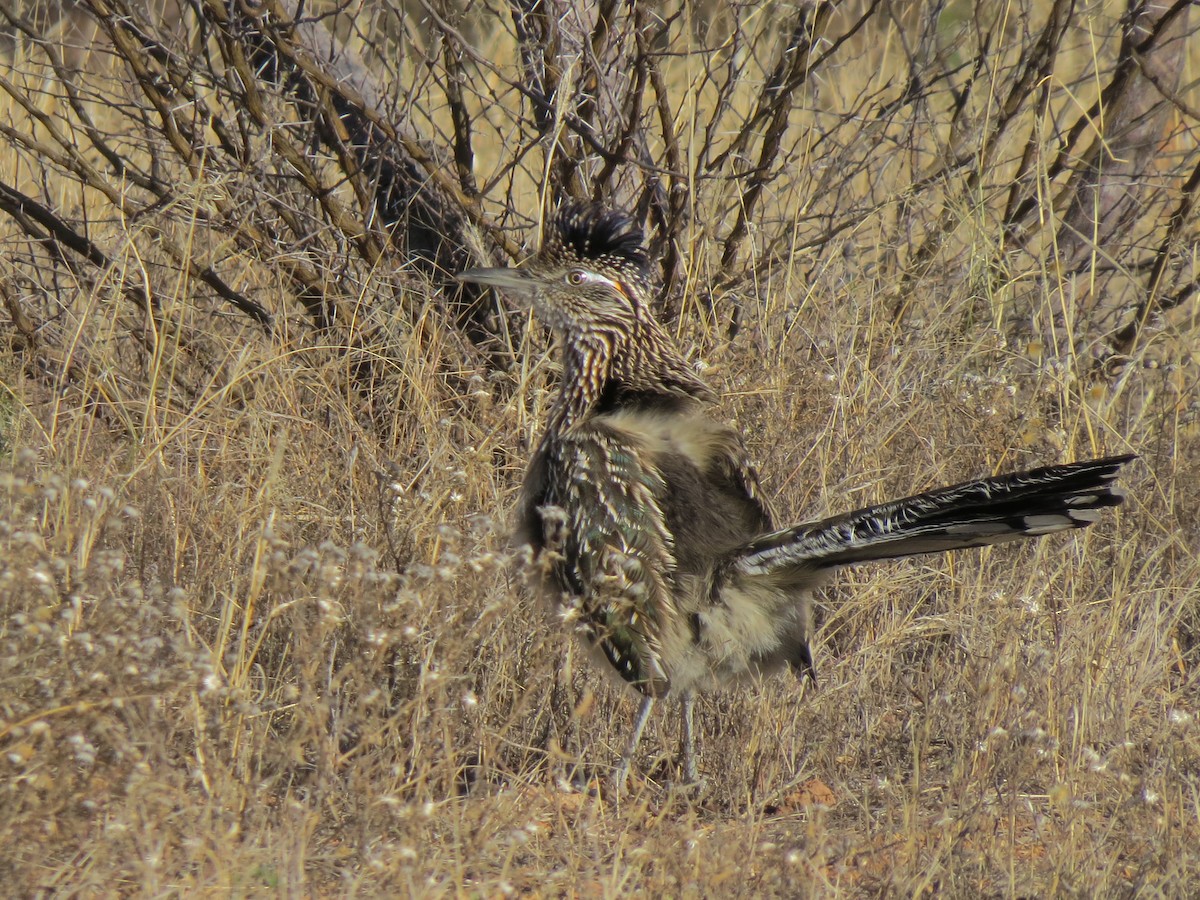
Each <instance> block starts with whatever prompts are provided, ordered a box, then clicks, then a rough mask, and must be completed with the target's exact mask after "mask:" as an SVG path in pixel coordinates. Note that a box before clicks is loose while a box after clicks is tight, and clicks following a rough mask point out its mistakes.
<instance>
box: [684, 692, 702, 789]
mask: <svg viewBox="0 0 1200 900" xmlns="http://www.w3.org/2000/svg"><path fill="white" fill-rule="evenodd" d="M679 705H680V708H681V709H682V711H683V780H684V782H685V783H687V784H695V783H696V782H697V781H699V780H700V773H699V772H698V771H697V769H696V729H695V724H696V723H695V720H694V718H693V713H694V710H695V705H696V697H695V695H694V694H693V693H692V692H691V691H684V692H683V695H682V696H681V697H680V698H679Z"/></svg>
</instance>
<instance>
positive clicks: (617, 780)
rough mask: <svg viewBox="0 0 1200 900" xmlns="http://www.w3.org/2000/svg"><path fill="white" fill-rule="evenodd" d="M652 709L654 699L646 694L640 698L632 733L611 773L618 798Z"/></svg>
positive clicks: (623, 788)
mask: <svg viewBox="0 0 1200 900" xmlns="http://www.w3.org/2000/svg"><path fill="white" fill-rule="evenodd" d="M653 708H654V698H653V697H651V696H650V695H649V694H647V695H646V696H644V697H643V698H642V705H641V706H640V707H638V711H637V718H636V719H634V720H633V733H632V734H631V735H629V743H628V744H626V745H625V752H624V753H622V754H621V761H620V763H618V764H617V770H616V771H615V772H613V787H614V788H615V789H616V793H617V795H618V796H620V794H621V792H622V791H623V790H625V780H626V779H627V778H628V777H629V766H630V763H632V762H633V755H634V754H635V753H637V748H638V744H639V743H641V740H642V732H643V731H644V730H645V728H646V720H647V719H649V718H650V710H651V709H653Z"/></svg>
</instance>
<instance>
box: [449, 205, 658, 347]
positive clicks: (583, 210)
mask: <svg viewBox="0 0 1200 900" xmlns="http://www.w3.org/2000/svg"><path fill="white" fill-rule="evenodd" d="M458 278H459V279H460V280H461V281H471V282H474V283H476V284H485V285H489V286H492V287H497V288H501V289H503V290H506V291H511V292H514V293H519V294H528V295H531V296H532V297H533V306H534V311H535V312H536V313H537V315H538V318H540V319H541V320H542V321H543V322H545V323H546V324H547V325H549V326H550V327H551V328H553V329H554V330H555V331H558V332H560V333H561V334H563V335H564V336H565V337H567V338H568V339H570V338H572V337H580V336H585V335H587V334H589V333H592V332H605V333H609V332H611V331H612V330H613V329H614V328H623V329H624V330H625V331H628V330H630V328H631V327H632V326H633V324H634V323H636V322H640V321H645V320H647V319H648V318H649V317H650V312H649V309H648V297H649V293H650V277H649V261H648V260H647V257H646V249H645V247H644V246H643V237H642V230H641V228H639V227H638V224H637V222H635V221H634V219H633V218H632V217H631V216H629V215H627V214H625V213H623V212H619V211H616V210H609V209H604V208H602V207H599V206H596V205H593V204H581V203H568V204H565V205H564V206H563V207H562V208H560V209H559V211H558V212H557V213H556V214H555V216H554V218H553V220H552V221H551V222H550V223H549V226H548V227H547V229H546V232H545V236H544V238H543V240H542V246H541V248H540V249H539V250H538V252H537V254H536V255H535V256H534V257H533V258H532V259H530V260H529V261H528V262H527V263H526V264H525V265H524V266H523V267H522V268H519V269H467V270H466V271H465V272H462V273H460V274H459V276H458Z"/></svg>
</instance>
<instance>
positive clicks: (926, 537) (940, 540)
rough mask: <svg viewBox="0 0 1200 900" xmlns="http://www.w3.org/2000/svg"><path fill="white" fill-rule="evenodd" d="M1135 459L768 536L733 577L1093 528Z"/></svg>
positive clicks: (1100, 462)
mask: <svg viewBox="0 0 1200 900" xmlns="http://www.w3.org/2000/svg"><path fill="white" fill-rule="evenodd" d="M1134 458H1135V457H1134V456H1133V455H1125V456H1111V457H1107V458H1104V459H1095V460H1090V461H1088V462H1079V463H1072V464H1070V465H1062V466H1046V467H1044V468H1041V469H1033V470H1031V471H1028V472H1020V473H1017V474H1014V475H1000V476H997V477H995V478H984V479H980V480H978V481H968V482H964V483H963V484H957V485H953V486H952V487H946V488H939V489H938V490H934V491H929V492H927V493H924V494H917V495H915V496H913V497H906V498H905V499H903V500H893V501H891V502H889V503H881V504H879V505H878V506H870V507H867V508H866V509H860V510H857V511H855V512H852V513H846V514H844V515H840V516H833V517H832V518H829V519H825V520H823V521H821V522H814V523H811V524H807V525H798V526H795V527H792V528H786V529H783V530H782V531H776V532H773V533H771V534H767V535H763V536H762V537H759V538H757V539H755V540H754V541H751V542H750V543H749V544H747V545H746V547H745V548H744V549H742V550H740V551H735V553H734V554H732V556H731V559H730V562H729V564H728V566H729V570H730V571H731V573H736V574H738V575H742V576H750V577H753V576H756V575H771V576H773V577H775V578H778V577H780V576H781V575H787V574H791V575H793V576H794V577H795V578H796V579H797V580H803V579H804V578H805V577H807V576H810V574H811V573H814V572H817V571H819V570H822V569H831V568H836V567H840V566H849V565H854V564H855V563H863V562H870V561H873V560H883V559H897V558H900V557H904V556H916V555H918V554H922V553H941V552H944V551H947V550H961V549H966V548H968V547H983V546H987V545H988V544H999V543H1002V542H1004V541H1011V540H1016V539H1018V538H1023V537H1037V536H1039V535H1044V534H1053V533H1055V532H1058V531H1068V530H1071V529H1074V528H1086V527H1087V526H1088V525H1091V524H1092V523H1093V522H1095V521H1097V520H1098V519H1099V518H1100V510H1102V509H1104V508H1106V507H1110V506H1117V505H1119V504H1120V503H1121V502H1122V501H1123V500H1124V499H1125V493H1124V491H1122V490H1121V488H1120V487H1119V486H1118V485H1117V484H1116V480H1117V477H1118V475H1119V474H1120V471H1121V467H1122V466H1124V465H1125V464H1126V463H1128V462H1129V461H1130V460H1132V459H1134Z"/></svg>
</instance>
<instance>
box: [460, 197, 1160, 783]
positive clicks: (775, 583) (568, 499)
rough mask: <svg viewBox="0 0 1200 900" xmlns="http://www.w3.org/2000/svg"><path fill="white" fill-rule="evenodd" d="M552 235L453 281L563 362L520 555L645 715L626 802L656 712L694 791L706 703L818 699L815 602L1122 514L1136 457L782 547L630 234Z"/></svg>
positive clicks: (1071, 469) (584, 213)
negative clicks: (938, 562) (1126, 478)
mask: <svg viewBox="0 0 1200 900" xmlns="http://www.w3.org/2000/svg"><path fill="white" fill-rule="evenodd" d="M547 218H548V221H547V222H546V225H545V227H544V229H543V237H542V241H541V244H540V247H539V248H538V250H537V251H536V253H534V254H533V255H532V257H531V258H530V259H529V260H528V261H527V262H526V263H525V264H524V265H522V266H518V267H514V268H474V269H467V270H466V271H463V272H461V273H459V275H458V278H459V279H460V280H461V281H465V282H472V283H475V284H479V285H485V286H490V287H493V288H496V289H499V290H500V291H503V292H506V293H510V294H516V295H519V296H521V297H524V298H527V299H528V298H531V300H532V307H533V311H534V315H535V316H536V317H537V318H538V319H540V320H541V321H542V322H543V323H544V324H545V325H547V326H548V327H549V329H550V330H551V332H552V333H553V335H554V337H555V338H556V341H557V344H558V348H559V349H558V353H559V354H560V357H561V364H562V367H561V377H560V382H559V385H558V389H557V395H556V397H555V399H554V400H553V401H552V404H551V406H550V408H549V411H548V413H547V417H546V422H545V426H544V428H543V430H542V432H541V437H540V439H539V440H538V442H537V444H536V448H535V449H534V451H533V454H532V457H531V458H530V461H529V463H528V467H527V469H526V472H525V477H524V481H523V484H522V486H521V490H520V494H519V499H518V503H517V510H516V526H515V535H514V537H515V543H516V545H517V546H518V547H520V548H522V550H523V554H522V555H523V558H524V559H525V561H526V565H527V567H528V571H529V575H530V581H531V582H532V583H533V585H534V586H535V587H536V589H537V590H538V591H539V592H540V593H542V594H543V595H544V596H545V597H546V598H547V599H548V600H549V601H550V602H551V603H552V604H553V605H554V606H555V607H556V608H557V609H558V611H559V612H560V614H561V616H560V621H562V622H564V623H566V624H567V626H568V627H569V628H570V629H571V630H573V631H575V632H577V633H578V634H579V635H580V637H582V639H583V641H584V643H585V644H586V645H587V646H589V647H590V648H591V649H592V650H593V651H595V653H594V654H593V655H594V656H596V657H598V659H599V661H600V663H601V665H607V666H608V667H610V668H611V670H613V671H614V672H615V673H616V674H617V675H619V676H620V678H621V679H622V680H623V681H624V682H626V683H627V684H628V685H630V686H632V688H633V689H634V690H635V691H636V692H637V693H638V694H640V696H641V703H640V706H639V708H638V712H637V714H636V716H635V718H634V721H633V727H632V729H631V731H630V734H629V737H628V740H627V742H626V743H625V746H624V751H623V752H622V754H621V758H620V761H619V762H618V764H617V765H616V766H615V768H614V770H613V772H612V784H613V787H614V788H615V790H616V791H617V793H618V795H619V794H620V792H621V791H622V790H623V789H624V787H625V784H626V782H627V778H628V773H629V770H630V767H631V763H632V761H633V759H634V758H635V756H636V753H637V749H638V746H639V743H640V741H641V737H642V732H643V730H644V728H645V726H646V722H647V720H648V719H649V716H650V713H651V710H652V709H653V707H654V704H655V703H656V702H658V701H660V700H664V699H665V698H668V697H671V696H677V697H678V698H679V699H680V701H681V709H682V725H681V728H682V741H681V743H682V751H681V752H682V760H681V766H680V768H681V770H682V776H683V779H684V781H685V782H693V783H694V782H696V781H697V780H698V769H697V763H696V752H695V729H694V718H693V715H694V714H693V708H694V699H695V697H696V695H697V694H698V693H704V692H707V691H712V690H716V689H720V688H723V687H726V686H728V685H731V684H736V683H738V682H744V681H754V680H755V679H759V678H762V677H764V676H767V675H770V674H772V673H774V672H776V671H780V670H788V669H790V670H791V671H792V672H794V673H795V674H796V675H797V676H798V677H799V678H800V679H801V681H805V680H811V681H812V682H813V683H815V682H816V666H815V664H814V659H813V652H812V646H811V644H812V639H813V613H812V602H813V601H812V596H813V592H814V590H815V589H817V588H819V587H821V586H822V585H823V584H825V583H826V582H827V581H828V579H829V578H830V576H831V575H832V573H833V572H835V571H836V570H837V569H839V568H842V567H844V566H853V565H858V564H860V563H867V562H874V561H879V560H887V559H895V558H900V557H906V556H913V555H916V554H926V553H939V552H943V551H949V550H958V549H963V548H969V547H982V546H985V545H989V544H998V543H1001V542H1005V541H1010V540H1014V539H1017V538H1023V537H1039V536H1042V535H1047V534H1052V533H1055V532H1060V531H1068V530H1071V529H1076V528H1085V527H1087V526H1089V525H1092V524H1093V523H1095V522H1096V521H1097V520H1098V519H1099V518H1100V516H1101V511H1102V510H1103V509H1104V508H1106V507H1113V506H1117V505H1119V504H1120V503H1121V502H1122V500H1123V499H1124V497H1125V494H1124V492H1123V491H1122V489H1121V488H1120V487H1119V486H1118V485H1117V484H1116V479H1117V478H1118V475H1119V474H1120V472H1121V469H1122V467H1124V466H1125V465H1126V464H1128V463H1129V462H1130V461H1131V460H1133V459H1135V458H1136V456H1135V455H1134V454H1124V455H1118V456H1110V457H1107V458H1101V459H1093V460H1089V461H1085V462H1075V463H1071V464H1067V465H1053V466H1048V467H1044V468H1038V469H1033V470H1031V471H1025V472H1019V473H1015V474H1008V475H1001V476H996V477H990V478H983V479H980V480H976V481H968V482H965V483H962V484H957V485H953V486H951V487H945V488H941V489H938V490H932V491H928V492H925V493H920V494H917V495H915V496H911V497H906V498H904V499H901V500H893V501H891V502H888V503H882V504H879V505H876V506H869V507H867V508H865V509H859V510H857V511H854V512H849V513H846V514H844V515H838V516H833V517H832V518H827V519H824V520H822V521H817V522H811V523H807V524H800V525H793V526H789V527H783V528H780V527H779V526H778V525H777V524H776V522H775V519H774V516H773V515H772V512H771V509H770V504H769V502H768V500H767V498H766V496H765V493H764V490H763V487H762V485H761V483H760V480H759V476H758V473H757V471H756V470H755V468H754V466H753V464H752V463H751V460H750V458H749V454H748V452H747V449H746V446H745V443H744V440H743V437H742V435H741V433H740V432H739V431H738V430H737V429H735V428H733V427H731V426H730V425H728V424H726V423H725V422H723V421H722V420H721V419H720V417H719V415H717V414H716V404H717V395H716V393H715V392H714V391H713V389H712V388H710V387H709V385H708V384H707V383H706V382H705V381H704V380H703V379H702V378H701V377H700V375H699V374H698V372H697V370H696V368H695V367H693V366H692V365H691V364H689V362H688V361H687V359H686V358H685V357H684V355H683V354H682V353H681V352H680V350H679V349H678V348H677V347H676V345H675V344H674V343H673V341H672V339H671V337H670V336H669V335H668V334H667V332H666V331H665V330H664V329H663V327H662V326H661V324H660V323H659V322H658V321H657V320H656V318H655V316H654V314H653V312H652V299H653V296H654V280H653V278H652V275H651V260H650V257H649V253H648V251H647V248H646V244H645V239H644V235H643V231H642V229H641V226H640V225H639V223H638V222H637V220H635V219H634V218H633V217H632V216H631V215H629V214H628V213H626V212H624V211H621V210H619V209H613V208H609V207H605V206H602V205H598V204H594V203H586V202H566V203H563V204H562V205H560V207H559V208H558V209H557V211H556V212H555V213H553V214H552V215H551V216H548V217H547ZM781 437H783V436H781Z"/></svg>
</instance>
